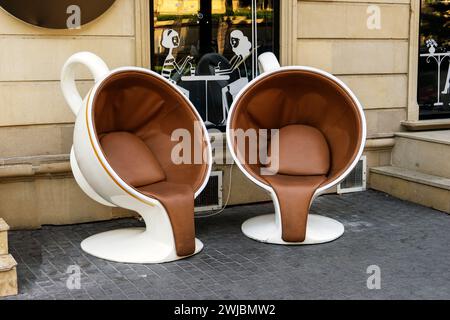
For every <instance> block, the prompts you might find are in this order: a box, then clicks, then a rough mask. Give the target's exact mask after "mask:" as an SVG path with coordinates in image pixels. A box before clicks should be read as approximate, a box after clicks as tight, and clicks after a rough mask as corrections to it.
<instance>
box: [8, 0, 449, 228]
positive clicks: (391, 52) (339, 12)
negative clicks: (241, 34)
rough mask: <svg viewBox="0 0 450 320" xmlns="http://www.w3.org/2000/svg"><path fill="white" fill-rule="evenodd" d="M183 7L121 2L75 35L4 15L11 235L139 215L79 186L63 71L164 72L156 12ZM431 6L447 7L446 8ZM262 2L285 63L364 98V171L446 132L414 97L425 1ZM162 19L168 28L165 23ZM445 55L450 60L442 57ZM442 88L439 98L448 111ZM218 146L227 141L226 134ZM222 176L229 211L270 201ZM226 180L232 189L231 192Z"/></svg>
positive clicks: (84, 83) (194, 7)
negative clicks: (407, 137) (104, 67)
mask: <svg viewBox="0 0 450 320" xmlns="http://www.w3.org/2000/svg"><path fill="white" fill-rule="evenodd" d="M182 2H183V1H154V2H153V1H151V0H117V1H116V2H115V3H114V4H113V5H112V7H111V8H110V9H109V10H108V11H107V12H106V13H105V14H103V15H102V16H101V17H100V18H98V19H96V20H95V21H93V22H90V23H88V24H86V25H84V26H82V27H81V28H80V29H74V30H54V29H46V28H40V27H36V26H33V25H30V24H27V23H24V22H23V21H20V20H18V19H16V18H15V17H13V16H12V15H10V14H8V13H7V12H6V11H4V10H3V9H0V110H1V113H0V141H1V143H0V216H1V217H3V218H4V219H5V220H6V221H8V223H9V224H10V225H11V226H12V227H14V228H36V227H39V226H41V225H43V224H69V223H79V222H86V221H95V220H106V219H112V218H116V217H122V216H128V215H130V214H132V213H130V212H124V211H122V210H119V209H115V208H107V207H103V206H101V205H99V204H96V203H94V202H93V201H92V200H90V199H89V198H87V197H86V196H85V195H84V194H83V193H82V191H81V190H80V189H79V188H78V186H77V184H76V182H75V181H74V179H73V176H72V174H71V170H70V164H69V153H70V148H71V145H72V133H73V127H74V120H75V119H74V116H73V114H72V113H71V111H70V109H69V108H68V106H67V105H66V103H65V101H64V99H63V96H62V93H61V90H60V84H59V78H60V71H61V68H62V66H63V64H64V62H65V60H66V59H67V58H68V57H69V56H70V55H71V54H73V53H75V52H78V51H91V52H94V53H95V54H97V55H99V56H100V57H102V58H103V59H104V60H105V61H106V62H107V64H108V65H109V67H110V68H115V67H119V66H125V65H136V66H141V67H145V68H153V69H157V67H159V66H157V65H155V64H156V63H157V61H159V60H155V59H154V56H155V53H157V52H161V51H158V50H159V49H161V48H159V49H158V48H156V47H155V43H156V44H158V43H159V40H157V39H156V40H155V36H156V37H161V36H162V33H163V31H161V32H160V33H159V34H158V33H156V31H155V30H158V29H157V28H156V27H157V26H155V22H156V23H157V22H158V21H159V20H158V17H156V16H155V12H156V11H155V10H158V14H161V13H165V14H166V16H170V15H173V14H175V13H174V12H172V11H171V10H175V9H173V8H174V7H176V5H177V3H178V4H179V3H182ZM184 2H186V4H185V5H186V8H188V7H189V8H191V11H192V12H189V11H186V10H185V12H184V14H186V15H189V14H197V13H198V12H199V11H201V8H200V2H204V1H184ZM227 2H228V1H212V4H211V6H210V7H211V9H210V13H211V12H212V15H213V16H214V15H220V14H222V15H226V14H227V13H226V12H227V6H226V3H227ZM244 2H245V1H244ZM249 2H251V1H249ZM425 2H426V1H425ZM431 2H433V1H431ZM435 2H440V3H444V4H445V5H448V3H447V1H435ZM425 4H426V3H425ZM229 5H231V8H233V10H234V9H236V8H238V7H239V6H240V2H239V1H231V2H230V4H229ZM262 5H263V6H264V5H266V6H267V7H268V8H269V9H270V10H275V9H276V14H277V15H279V16H275V17H274V20H273V21H272V23H271V24H270V26H271V28H272V27H273V28H274V29H273V30H276V32H277V34H276V37H275V38H276V39H275V40H276V41H275V40H274V39H271V40H270V43H271V45H272V46H275V47H274V48H273V49H274V50H275V51H277V53H278V55H279V57H280V60H281V63H282V65H307V66H313V67H317V68H320V69H324V70H326V71H328V72H330V73H332V74H334V75H336V76H338V77H339V78H340V79H342V80H343V81H344V82H345V83H346V84H347V85H348V86H349V87H350V88H351V89H352V90H353V91H354V92H355V94H356V95H357V97H358V98H359V99H360V101H361V103H362V105H363V106H364V110H365V115H366V119H367V128H368V136H367V142H366V148H365V151H364V154H365V155H366V156H367V166H368V168H379V167H386V166H390V165H392V150H393V148H394V146H395V144H396V139H398V137H397V136H396V135H395V133H398V132H403V131H408V130H422V129H427V130H430V129H439V128H441V129H445V128H448V127H450V119H449V117H447V116H445V114H444V113H445V112H446V111H445V110H447V109H446V108H445V107H443V111H442V112H441V113H439V112H438V115H439V116H436V117H433V116H430V115H429V113H426V112H422V111H421V110H422V109H421V108H422V106H420V107H419V104H418V101H421V100H420V99H418V93H419V95H423V92H421V91H420V90H418V86H419V84H418V82H420V81H422V82H423V81H425V82H426V80H423V78H420V77H419V72H420V70H419V69H420V68H419V66H420V65H421V63H422V64H423V62H420V63H419V54H420V53H419V48H420V47H421V42H423V43H425V42H426V40H427V39H428V36H427V35H421V37H419V34H420V32H421V31H420V19H421V14H420V13H421V1H420V0H371V1H369V2H367V1H360V0H345V1H343V0H327V1H322V0H313V1H310V0H308V1H302V0H300V1H297V0H283V1H279V3H277V4H276V6H275V5H274V4H273V3H272V1H262ZM241 6H242V7H244V8H245V6H244V5H241ZM247 7H248V6H247ZM155 8H156V9H155ZM229 8H230V7H229V6H228V9H229ZM447 8H448V7H447ZM236 10H237V9H236ZM446 10H447V9H446ZM446 17H447V18H445V19H447V20H448V16H446ZM166 18H167V17H166ZM248 19H250V22H249V23H252V19H256V20H258V19H264V17H263V18H260V17H258V15H254V16H250V17H249V18H248ZM445 19H444V20H445ZM172 20H176V18H173V19H172ZM164 21H165V22H164V23H166V24H167V25H168V26H171V24H170V23H171V22H170V19H169V18H167V19H166V20H164ZM172 22H173V21H172ZM444 22H445V21H444ZM447 22H448V21H447ZM160 23H161V22H160ZM164 23H163V24H164ZM446 26H447V28H448V23H447V25H446ZM168 28H169V27H168ZM271 30H272V29H271ZM444 30H445V29H444ZM158 32H159V31H158ZM155 34H156V35H155ZM181 36H183V34H181ZM447 37H448V34H447ZM215 40H216V41H217V44H216V45H217V46H218V47H220V46H221V44H220V43H221V42H220V41H222V47H223V48H225V47H226V46H225V45H224V44H223V43H224V42H223V41H226V40H223V39H222V40H221V39H215ZM444 40H445V39H444ZM444 40H441V42H442V41H444ZM446 41H448V38H447V40H446ZM274 43H275V44H274ZM441 44H442V43H440V44H438V45H436V46H434V44H433V43H431V45H430V46H428V48H430V47H431V46H433V47H436V48H441ZM442 45H444V44H442ZM422 46H423V45H422ZM224 50H225V49H224ZM441 51H442V53H443V55H442V57H444V56H445V52H446V51H445V50H444V49H442V50H441ZM421 53H422V54H427V53H426V52H421ZM428 53H429V54H431V52H428ZM230 54H231V53H230ZM425 58H426V57H425ZM155 61H156V62H155ZM152 63H153V65H152ZM252 63H253V64H254V62H251V63H250V65H249V68H250V69H251V67H252ZM244 64H245V62H244ZM446 68H448V61H447V60H445V61H443V62H442V65H441V70H442V72H441V77H442V79H444V78H445V76H446V74H447V70H446ZM430 72H431V71H430ZM445 81H448V80H445V79H444V80H443V81H442V82H441V84H440V87H438V90H437V91H440V95H441V96H442V99H443V100H442V101H444V102H443V103H446V104H448V100H445V99H447V93H445V92H446V87H445V84H446V82H445ZM78 84H79V88H80V90H81V91H82V92H83V93H86V92H87V90H88V89H89V88H90V87H91V85H92V82H91V80H90V75H89V74H88V73H87V71H86V70H82V69H80V72H79V83H78ZM447 90H448V88H447ZM433 92H434V91H433ZM435 98H436V97H434V96H433V98H430V99H435ZM424 99H425V100H426V98H424ZM423 101H424V100H423ZM433 101H434V100H433ZM425 104H426V103H425ZM442 114H444V115H443V116H440V115H442ZM215 138H216V139H223V137H222V136H221V135H220V134H219V133H217V134H215ZM446 150H447V151H444V152H448V149H446ZM446 154H447V153H446ZM404 156H405V157H407V154H405V155H404ZM221 157H224V155H223V154H222V153H217V154H216V159H218V158H221ZM436 157H437V156H436ZM447 159H448V158H447ZM218 162H220V161H218ZM216 167H217V169H219V170H223V171H224V190H223V194H224V198H227V195H228V192H231V196H230V201H229V203H230V204H239V203H249V202H254V201H263V200H265V199H267V198H266V195H265V194H264V193H263V192H262V191H260V190H257V188H256V187H255V186H252V185H251V183H250V182H247V181H246V180H245V179H244V178H243V177H242V176H241V174H240V173H239V172H238V170H233V171H231V172H230V167H231V166H230V165H221V164H216ZM430 170H431V169H430ZM425 171H426V170H425ZM447 172H450V170H449V171H447ZM427 173H430V172H427ZM230 174H233V179H232V181H233V182H232V188H231V191H229V189H230V188H229V187H230V186H229V184H228V183H227V182H228V181H229V179H228V178H229V175H230ZM446 174H447V173H444V174H442V175H441V176H443V177H446ZM435 175H436V176H437V175H439V174H435ZM380 177H381V178H380ZM382 177H383V174H381V173H379V172H373V174H369V175H368V178H369V179H368V184H369V186H371V185H372V184H373V181H371V180H372V178H374V179H375V180H376V181H375V180H374V182H375V184H376V185H373V186H374V187H375V188H377V189H380V190H383V191H387V192H389V190H388V189H389V188H391V187H392V186H393V185H395V183H397V182H395V181H394V182H392V181H391V182H389V181H387V180H383V178H382ZM446 178H450V177H446ZM386 181H387V182H386ZM384 184H388V185H389V186H391V187H386V186H384ZM249 190H252V192H249ZM253 190H254V191H253ZM445 190H447V191H445ZM448 190H450V189H445V188H443V189H442V190H441V191H442V194H441V193H439V197H440V198H442V200H440V201H441V202H442V204H443V205H442V208H441V207H438V208H439V209H441V210H444V211H445V205H446V204H447V202H448V206H449V207H450V200H448V199H449V198H446V197H448V196H449V193H448ZM435 194H437V193H435ZM404 198H408V197H406V196H405V197H404ZM446 199H447V200H446ZM448 210H450V209H448Z"/></svg>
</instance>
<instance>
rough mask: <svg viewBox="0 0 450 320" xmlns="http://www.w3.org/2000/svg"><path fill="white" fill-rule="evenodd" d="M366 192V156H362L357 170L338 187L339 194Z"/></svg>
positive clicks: (356, 167)
mask: <svg viewBox="0 0 450 320" xmlns="http://www.w3.org/2000/svg"><path fill="white" fill-rule="evenodd" d="M364 190H366V156H362V157H361V159H360V160H359V161H358V163H357V164H356V166H355V168H354V169H353V170H352V171H351V172H350V173H349V175H348V176H347V177H346V178H345V179H344V180H343V181H342V182H341V183H340V184H339V185H338V190H337V192H338V193H348V192H358V191H364Z"/></svg>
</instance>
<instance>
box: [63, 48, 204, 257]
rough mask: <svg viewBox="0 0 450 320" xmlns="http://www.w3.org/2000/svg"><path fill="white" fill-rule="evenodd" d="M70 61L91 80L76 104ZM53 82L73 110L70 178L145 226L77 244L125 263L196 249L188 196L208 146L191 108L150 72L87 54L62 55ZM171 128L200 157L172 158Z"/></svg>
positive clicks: (197, 187)
mask: <svg viewBox="0 0 450 320" xmlns="http://www.w3.org/2000/svg"><path fill="white" fill-rule="evenodd" d="M77 64H82V65H85V66H86V67H87V68H88V69H89V70H90V71H91V72H92V74H93V76H94V78H95V85H94V87H93V88H92V89H91V90H90V91H89V93H88V95H87V97H86V98H85V99H84V101H83V100H82V99H81V97H80V95H79V93H78V91H77V88H76V85H75V79H74V74H75V69H74V67H75V66H76V65H77ZM61 86H62V90H63V93H64V96H65V98H66V100H67V102H68V104H69V105H70V107H71V109H72V110H73V112H74V113H75V115H76V123H75V132H74V142H73V148H72V152H71V157H70V160H71V166H72V170H73V174H74V176H75V178H76V181H77V182H78V184H79V185H80V187H81V188H82V189H83V191H84V192H85V193H86V194H87V195H88V196H90V197H91V198H92V199H94V200H96V201H97V202H99V203H101V204H104V205H107V206H117V207H122V208H126V209H130V210H133V211H136V212H138V213H139V214H140V215H141V216H142V218H143V220H144V221H145V225H146V228H145V229H142V228H130V229H121V230H113V231H109V232H104V233H100V234H97V235H94V236H91V237H89V238H87V239H86V240H84V241H83V242H82V243H81V247H82V249H83V250H84V251H85V252H87V253H89V254H91V255H94V256H96V257H99V258H103V259H107V260H112V261H117V262H126V263H160V262H168V261H173V260H177V259H181V258H184V257H188V256H191V255H193V254H196V253H198V252H199V251H200V250H201V249H202V248H203V244H202V243H201V242H200V241H199V240H197V239H196V238H195V226H194V199H195V197H196V196H197V195H198V194H199V193H200V192H201V191H202V190H203V188H204V187H205V185H206V183H207V181H208V178H209V175H210V172H211V146H210V143H209V140H208V138H207V137H208V134H207V131H206V127H205V126H204V125H203V122H202V121H201V118H200V116H199V114H198V113H197V111H196V109H195V108H194V106H193V105H192V104H191V103H190V102H189V100H188V99H187V98H186V97H185V96H184V95H183V94H182V93H181V92H180V91H179V90H178V89H177V88H176V87H175V86H174V85H172V84H171V83H169V82H168V81H166V80H165V79H164V78H163V77H161V76H160V75H158V74H156V73H155V72H152V71H150V70H147V69H143V68H137V67H124V68H119V69H116V70H113V71H110V70H109V69H108V67H107V66H106V64H105V63H104V62H103V61H102V60H101V59H100V58H99V57H97V56H96V55H94V54H92V53H88V52H81V53H77V54H75V55H73V56H72V57H71V58H69V60H68V61H67V62H66V64H65V65H64V68H63V71H62V80H61ZM175 130H181V132H182V133H185V135H182V136H183V137H184V138H185V139H186V137H188V139H190V141H188V144H184V146H186V145H187V146H188V148H190V149H187V150H184V152H188V153H189V152H191V151H192V155H193V156H194V155H195V154H196V152H197V153H198V152H200V153H201V156H200V157H199V156H197V157H196V159H192V161H178V160H176V159H175V160H174V159H173V156H176V155H177V152H174V150H177V149H176V147H177V146H179V143H180V141H179V140H177V139H174V138H173V136H172V133H173V132H174V131H175ZM178 137H180V135H178ZM183 143H186V141H183ZM174 148H175V149H174ZM193 156H192V157H193ZM183 159H185V158H183ZM194 160H195V161H194Z"/></svg>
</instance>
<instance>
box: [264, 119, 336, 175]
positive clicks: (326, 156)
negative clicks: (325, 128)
mask: <svg viewBox="0 0 450 320" xmlns="http://www.w3.org/2000/svg"><path fill="white" fill-rule="evenodd" d="M270 146H271V144H269V153H268V154H269V155H270V157H271V162H272V163H274V162H275V163H276V162H277V161H278V166H279V168H278V173H279V174H286V175H293V176H307V175H326V174H327V173H328V171H329V170H330V149H329V147H328V144H327V141H326V139H325V137H324V136H323V134H322V133H321V132H320V131H319V130H318V129H316V128H314V127H311V126H306V125H300V124H296V125H288V126H285V127H283V128H281V129H280V131H279V152H278V154H276V153H274V154H273V155H272V152H271V151H272V150H271V149H270Z"/></svg>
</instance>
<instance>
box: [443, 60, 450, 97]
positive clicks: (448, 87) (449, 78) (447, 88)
mask: <svg viewBox="0 0 450 320" xmlns="http://www.w3.org/2000/svg"><path fill="white" fill-rule="evenodd" d="M449 93H450V62H449V64H448V72H447V80H445V88H444V91H442V94H449Z"/></svg>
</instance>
